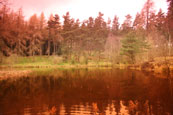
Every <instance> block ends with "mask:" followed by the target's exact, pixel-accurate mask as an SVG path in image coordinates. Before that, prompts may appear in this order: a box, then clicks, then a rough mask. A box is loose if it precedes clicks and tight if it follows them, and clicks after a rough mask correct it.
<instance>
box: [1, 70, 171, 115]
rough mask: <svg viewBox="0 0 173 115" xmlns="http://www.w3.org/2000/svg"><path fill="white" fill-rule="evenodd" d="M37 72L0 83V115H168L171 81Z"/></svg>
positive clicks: (129, 74)
mask: <svg viewBox="0 0 173 115" xmlns="http://www.w3.org/2000/svg"><path fill="white" fill-rule="evenodd" d="M40 73H42V72H40ZM40 73H35V74H32V75H28V77H20V78H17V79H6V80H1V81H0V115H1V114H2V115H4V114H7V115H8V114H9V115H11V114H13V115H23V114H24V115H36V114H38V115H49V114H60V115H78V114H80V115H84V114H85V115H87V114H93V115H105V114H106V115H110V114H112V115H123V114H124V115H127V114H130V115H142V114H149V115H151V114H156V115H164V114H168V115H169V114H173V109H172V107H173V96H172V89H173V86H172V84H171V83H172V81H171V78H169V79H163V78H156V77H153V76H152V75H151V76H150V74H147V75H146V74H144V73H142V72H137V71H130V70H117V69H109V70H108V69H107V70H106V69H105V70H103V69H102V70H88V69H80V70H79V69H76V70H75V69H73V70H55V71H51V72H49V74H46V75H43V74H40Z"/></svg>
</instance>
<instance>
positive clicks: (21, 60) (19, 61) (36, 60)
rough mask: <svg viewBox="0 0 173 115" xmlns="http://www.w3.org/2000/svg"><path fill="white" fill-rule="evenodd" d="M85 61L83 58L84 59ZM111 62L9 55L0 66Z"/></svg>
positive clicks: (87, 65)
mask: <svg viewBox="0 0 173 115" xmlns="http://www.w3.org/2000/svg"><path fill="white" fill-rule="evenodd" d="M84 61H85V60H84ZM110 66H112V63H111V62H108V61H107V62H106V61H104V60H101V61H94V60H88V61H87V63H85V62H83V61H80V62H76V61H74V60H65V61H64V59H63V58H62V57H59V56H32V57H18V56H10V57H5V58H3V60H2V62H1V64H0V67H20V68H22V67H24V68H50V67H110Z"/></svg>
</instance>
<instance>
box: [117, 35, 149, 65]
mask: <svg viewBox="0 0 173 115" xmlns="http://www.w3.org/2000/svg"><path fill="white" fill-rule="evenodd" d="M121 43H122V47H121V49H120V54H121V55H125V56H127V57H128V58H129V59H130V62H131V63H132V64H134V63H135V57H136V55H137V54H138V53H143V52H145V51H146V50H147V49H148V48H149V45H148V43H147V42H145V41H143V40H141V39H138V38H136V35H135V34H134V33H130V34H128V35H127V36H126V37H125V38H124V39H122V40H121Z"/></svg>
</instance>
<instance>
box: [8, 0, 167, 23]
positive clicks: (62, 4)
mask: <svg viewBox="0 0 173 115" xmlns="http://www.w3.org/2000/svg"><path fill="white" fill-rule="evenodd" d="M153 1H154V3H155V5H154V6H155V10H156V11H158V10H159V9H160V8H161V9H162V10H163V11H164V12H167V3H166V0H153ZM145 2H146V0H10V4H11V7H12V9H13V10H14V11H17V10H18V9H19V8H22V10H23V14H24V16H25V19H29V17H30V16H32V15H33V14H34V13H36V14H37V15H38V16H39V15H40V14H41V12H44V14H45V17H46V19H48V17H49V16H50V14H51V13H52V14H58V15H59V16H60V17H61V21H62V20H63V18H62V16H63V15H65V14H66V12H68V11H69V12H70V16H71V17H72V18H75V19H78V18H79V20H80V21H83V20H85V19H88V18H89V17H90V16H92V17H94V18H95V17H97V16H98V12H102V13H103V14H104V16H103V17H104V19H105V20H107V19H108V18H110V19H111V20H112V19H113V18H114V16H115V15H117V16H118V17H119V22H120V23H122V22H123V20H124V19H125V16H126V15H127V14H130V15H131V16H132V17H133V19H134V18H135V15H136V13H137V12H140V11H141V9H142V7H143V5H144V4H145Z"/></svg>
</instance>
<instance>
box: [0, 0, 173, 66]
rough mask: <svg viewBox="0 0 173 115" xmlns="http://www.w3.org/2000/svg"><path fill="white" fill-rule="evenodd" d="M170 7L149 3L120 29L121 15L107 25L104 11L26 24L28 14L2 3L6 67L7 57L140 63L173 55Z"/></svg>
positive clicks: (0, 56)
mask: <svg viewBox="0 0 173 115" xmlns="http://www.w3.org/2000/svg"><path fill="white" fill-rule="evenodd" d="M167 3H168V11H167V12H163V11H162V9H160V10H159V11H158V12H156V11H155V9H154V2H153V1H152V0H147V2H146V3H145V4H144V6H143V8H142V10H141V11H140V12H138V13H137V14H136V17H135V18H134V19H132V16H131V15H130V14H127V15H126V16H125V20H124V22H123V23H122V24H120V23H119V17H118V16H117V15H116V14H115V17H114V19H113V20H111V19H108V20H107V21H105V20H104V18H103V16H104V14H103V13H101V12H99V13H98V16H97V17H96V18H93V17H89V18H88V19H86V20H84V21H80V20H79V19H74V18H73V17H71V16H70V12H67V13H66V14H64V15H63V17H62V18H63V21H61V20H60V19H61V17H60V16H59V15H58V14H55V15H53V14H51V15H50V17H49V19H48V20H46V19H45V15H44V12H42V13H41V14H40V15H37V14H33V15H32V16H31V17H30V18H29V20H25V19H24V15H23V11H22V9H19V10H18V11H16V12H14V11H13V10H12V9H11V8H10V7H9V6H8V1H6V0H0V63H1V64H3V63H7V62H5V59H7V58H10V59H11V60H12V59H13V58H19V57H20V58H21V57H28V58H31V57H38V56H39V57H57V60H58V61H62V62H68V61H69V60H70V62H71V63H86V64H87V63H88V62H89V61H91V60H92V61H109V62H113V63H116V64H117V63H133V64H134V63H139V62H144V61H149V60H152V59H154V58H156V57H168V56H171V55H172V54H173V52H172V48H173V47H172V42H173V1H172V0H167ZM8 63H10V62H8Z"/></svg>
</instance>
